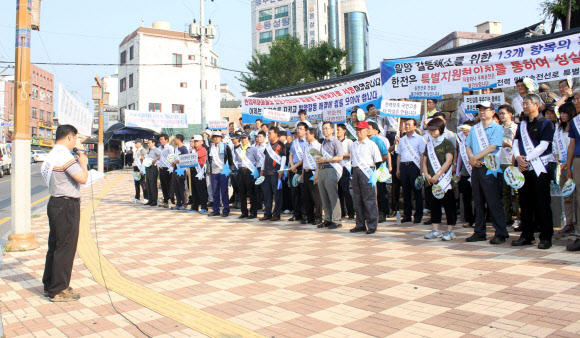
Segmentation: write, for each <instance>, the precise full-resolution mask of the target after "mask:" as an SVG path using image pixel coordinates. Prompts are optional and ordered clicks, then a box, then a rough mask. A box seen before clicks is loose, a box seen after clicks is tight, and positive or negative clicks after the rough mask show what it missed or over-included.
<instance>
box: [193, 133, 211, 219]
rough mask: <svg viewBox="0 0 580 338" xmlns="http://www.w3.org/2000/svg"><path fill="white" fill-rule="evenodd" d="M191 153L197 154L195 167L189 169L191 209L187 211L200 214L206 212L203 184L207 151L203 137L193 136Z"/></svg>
mask: <svg viewBox="0 0 580 338" xmlns="http://www.w3.org/2000/svg"><path fill="white" fill-rule="evenodd" d="M191 152H192V153H196V154H197V164H198V165H197V167H193V168H190V169H189V174H190V179H191V182H192V183H193V184H192V185H191V186H192V190H191V196H192V200H191V209H189V210H188V211H190V212H194V211H198V210H199V212H200V213H201V214H204V213H206V212H207V196H208V195H207V185H206V182H205V163H206V160H207V150H206V149H205V147H204V146H203V137H202V136H201V135H195V136H194V137H193V149H192V150H191Z"/></svg>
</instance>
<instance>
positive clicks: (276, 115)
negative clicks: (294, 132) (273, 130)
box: [264, 109, 290, 122]
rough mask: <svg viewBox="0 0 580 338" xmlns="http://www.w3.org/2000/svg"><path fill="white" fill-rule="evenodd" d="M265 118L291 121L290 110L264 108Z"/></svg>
mask: <svg viewBox="0 0 580 338" xmlns="http://www.w3.org/2000/svg"><path fill="white" fill-rule="evenodd" d="M264 118H265V119H268V120H270V121H275V122H289V121H290V112H288V111H281V110H273V109H264Z"/></svg>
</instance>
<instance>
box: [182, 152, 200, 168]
mask: <svg viewBox="0 0 580 338" xmlns="http://www.w3.org/2000/svg"><path fill="white" fill-rule="evenodd" d="M197 161H198V157H197V153H194V154H182V155H179V166H180V167H182V168H190V167H195V166H196V165H197Z"/></svg>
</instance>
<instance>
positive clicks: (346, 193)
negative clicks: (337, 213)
mask: <svg viewBox="0 0 580 338" xmlns="http://www.w3.org/2000/svg"><path fill="white" fill-rule="evenodd" d="M338 197H339V198H340V208H341V210H342V217H344V216H346V215H348V216H349V217H354V206H353V204H352V196H351V194H350V173H349V172H348V170H347V169H346V168H344V167H343V168H342V177H340V180H339V181H338Z"/></svg>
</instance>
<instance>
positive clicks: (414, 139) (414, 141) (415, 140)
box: [397, 133, 427, 162]
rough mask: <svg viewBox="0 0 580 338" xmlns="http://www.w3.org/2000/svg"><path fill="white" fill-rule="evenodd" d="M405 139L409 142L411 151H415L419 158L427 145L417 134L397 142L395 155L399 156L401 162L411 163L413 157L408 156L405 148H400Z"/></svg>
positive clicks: (404, 137)
mask: <svg viewBox="0 0 580 338" xmlns="http://www.w3.org/2000/svg"><path fill="white" fill-rule="evenodd" d="M405 139H407V140H408V141H409V144H410V145H411V147H412V148H413V149H415V151H417V154H419V156H421V155H422V154H423V153H424V152H425V146H427V143H426V142H425V140H424V139H423V138H422V137H421V136H419V135H418V134H417V133H413V135H412V136H411V137H410V138H409V136H407V135H405V136H403V137H402V138H401V141H399V147H397V154H399V155H401V162H412V161H413V157H412V156H411V154H409V152H408V151H407V150H406V149H405V147H401V146H400V145H401V142H403V140H405Z"/></svg>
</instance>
